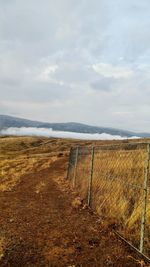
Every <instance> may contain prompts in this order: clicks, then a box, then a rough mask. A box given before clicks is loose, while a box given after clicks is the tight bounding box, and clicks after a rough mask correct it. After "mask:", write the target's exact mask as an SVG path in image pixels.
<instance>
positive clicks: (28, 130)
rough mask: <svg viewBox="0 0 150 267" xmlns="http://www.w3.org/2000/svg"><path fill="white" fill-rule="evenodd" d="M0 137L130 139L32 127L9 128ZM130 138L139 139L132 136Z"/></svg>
mask: <svg viewBox="0 0 150 267" xmlns="http://www.w3.org/2000/svg"><path fill="white" fill-rule="evenodd" d="M0 134H1V135H16V136H22V135H23V136H43V137H56V138H71V139H82V140H123V139H131V138H127V137H121V136H119V135H110V134H106V133H102V134H99V133H96V134H87V133H75V132H65V131H53V130H52V129H46V128H33V127H21V128H16V127H11V128H7V129H4V130H1V131H0ZM132 138H139V137H136V136H133V137H132Z"/></svg>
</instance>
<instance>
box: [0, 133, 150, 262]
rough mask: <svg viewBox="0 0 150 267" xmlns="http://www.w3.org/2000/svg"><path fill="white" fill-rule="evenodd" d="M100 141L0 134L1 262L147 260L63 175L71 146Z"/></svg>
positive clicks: (94, 143) (64, 174)
mask: <svg viewBox="0 0 150 267" xmlns="http://www.w3.org/2000/svg"><path fill="white" fill-rule="evenodd" d="M140 142H141V140H140ZM101 143H105V142H104V141H103V142H100V141H95V142H91V141H73V140H61V139H48V138H37V137H35V138H34V137H1V138H0V148H1V150H0V210H1V216H0V266H12V267H13V266H14V267H16V266H31V267H32V266H37V267H39V266H41V267H42V266H68V267H69V266H72V267H73V266H78V267H80V266H82V267H84V266H87V267H88V266H89V267H94V266H103V267H104V266H116V267H117V266H118V267H125V266H126V267H129V266H130V267H134V266H143V267H145V266H148V264H146V263H144V261H143V260H142V259H140V258H138V256H137V254H136V253H135V252H133V251H131V249H130V248H129V247H127V246H126V245H125V244H124V243H122V241H120V240H119V239H118V238H117V237H116V236H115V235H114V234H113V232H112V230H111V226H110V225H109V223H107V224H105V222H103V221H102V220H100V219H99V217H98V216H97V215H96V214H94V213H93V212H92V211H91V210H90V209H88V208H87V207H86V206H84V205H82V203H81V201H80V199H78V198H77V197H78V195H77V193H76V192H74V191H73V189H72V188H71V186H70V184H69V183H68V181H66V180H65V179H64V178H65V177H66V170H67V162H68V153H69V149H70V147H71V146H77V145H81V146H82V145H88V146H90V147H91V146H93V145H97V144H101ZM107 143H113V141H109V142H107ZM115 143H117V142H115ZM118 143H119V141H118ZM120 171H121V170H120Z"/></svg>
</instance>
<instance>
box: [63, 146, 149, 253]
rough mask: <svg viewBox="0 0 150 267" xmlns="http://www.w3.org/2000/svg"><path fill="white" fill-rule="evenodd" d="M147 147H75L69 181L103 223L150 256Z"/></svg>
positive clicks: (71, 159) (71, 156) (70, 162)
mask: <svg viewBox="0 0 150 267" xmlns="http://www.w3.org/2000/svg"><path fill="white" fill-rule="evenodd" d="M149 161H150V145H149V144H145V143H144V144H142V143H137V144H136V143H134V144H131V143H129V144H122V145H101V146H98V147H92V148H91V147H74V148H72V149H71V151H70V157H69V164H68V179H69V180H70V181H71V183H72V185H73V187H74V188H76V190H77V191H78V192H79V193H80V196H81V198H82V199H83V200H84V202H85V203H87V204H88V205H89V206H90V207H91V208H93V209H94V210H96V212H97V213H98V214H99V215H100V218H101V219H102V221H104V222H107V224H108V225H111V227H112V228H113V229H114V230H115V231H116V232H119V234H121V236H123V237H124V238H125V239H126V240H127V241H128V242H130V243H131V244H132V245H133V246H134V247H135V248H137V249H138V250H139V251H140V252H141V253H144V254H146V255H148V256H149V257H150V202H149V200H150V193H149V185H150V184H149Z"/></svg>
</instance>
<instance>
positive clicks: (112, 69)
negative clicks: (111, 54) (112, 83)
mask: <svg viewBox="0 0 150 267" xmlns="http://www.w3.org/2000/svg"><path fill="white" fill-rule="evenodd" d="M92 69H93V70H94V71H95V72H96V73H98V74H101V75H103V76H104V77H113V78H115V79H118V78H128V77H130V76H131V75H132V74H133V71H132V69H130V68H128V67H124V66H116V65H112V64H109V63H97V64H93V65H92Z"/></svg>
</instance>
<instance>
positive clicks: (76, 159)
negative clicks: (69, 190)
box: [73, 147, 79, 187]
mask: <svg viewBox="0 0 150 267" xmlns="http://www.w3.org/2000/svg"><path fill="white" fill-rule="evenodd" d="M78 154H79V148H78V147H77V148H76V156H75V166H74V176H73V187H75V186H76V174H77V165H78Z"/></svg>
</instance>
